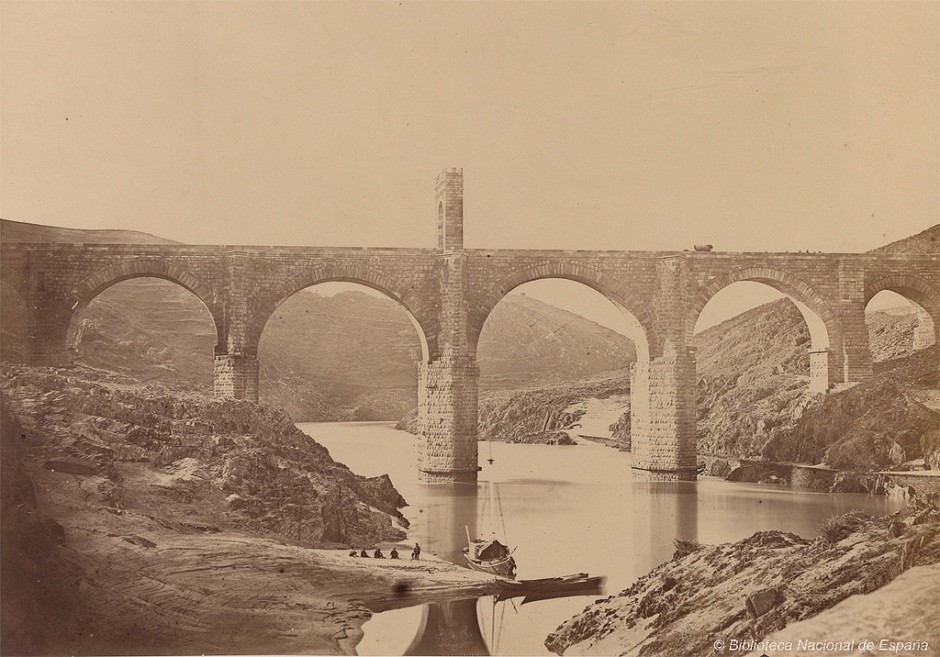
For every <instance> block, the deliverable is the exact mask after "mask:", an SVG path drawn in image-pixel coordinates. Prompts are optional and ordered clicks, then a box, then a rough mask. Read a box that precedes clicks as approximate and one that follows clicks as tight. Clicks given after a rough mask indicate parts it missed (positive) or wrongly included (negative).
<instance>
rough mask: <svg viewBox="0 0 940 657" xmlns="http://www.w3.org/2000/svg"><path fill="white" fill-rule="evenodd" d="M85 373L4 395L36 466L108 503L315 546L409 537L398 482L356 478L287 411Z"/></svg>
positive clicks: (19, 377)
mask: <svg viewBox="0 0 940 657" xmlns="http://www.w3.org/2000/svg"><path fill="white" fill-rule="evenodd" d="M83 374H88V373H87V372H83V371H82V370H50V369H32V368H23V367H18V368H8V369H7V371H6V372H5V380H4V382H3V392H4V395H5V397H6V398H7V399H8V400H9V403H10V406H11V408H12V410H13V413H14V415H15V416H16V417H17V418H18V419H19V421H20V422H21V424H22V425H23V427H24V429H23V430H24V431H25V432H26V433H27V434H29V435H32V436H35V438H34V439H33V440H31V441H30V454H31V456H32V457H33V458H34V459H36V460H37V462H41V463H42V464H43V467H44V468H45V469H47V470H50V471H56V472H60V473H64V474H72V475H75V476H78V477H86V478H91V479H94V480H95V481H96V483H95V489H96V491H97V494H98V495H100V496H101V498H102V502H103V503H107V504H114V505H117V506H119V507H121V506H128V505H132V504H134V503H135V502H134V500H138V501H140V500H143V499H149V498H150V497H151V496H156V497H158V498H162V499H165V500H167V501H168V502H172V503H175V504H182V505H192V504H193V503H194V501H196V500H198V501H200V503H201V504H202V505H205V506H207V507H208V508H210V509H212V510H213V511H211V512H210V513H209V514H208V515H212V516H213V518H212V521H214V522H218V523H221V524H223V525H225V526H228V527H231V528H237V529H242V530H252V531H259V532H264V533H270V534H277V535H279V536H282V537H284V538H286V539H289V540H292V541H298V542H301V543H304V544H308V545H313V544H321V543H336V542H339V543H349V542H356V543H360V542H371V541H375V540H384V539H398V538H402V537H403V536H404V533H403V532H402V531H401V530H400V529H398V528H396V527H395V526H394V523H395V522H397V523H398V524H404V523H405V522H406V521H405V520H404V517H403V516H402V515H401V513H400V511H399V510H398V509H399V507H401V506H404V504H405V501H404V499H403V498H402V497H401V495H400V494H399V493H398V491H396V490H395V488H394V486H393V485H392V483H391V481H390V480H389V479H388V477H387V476H383V477H375V478H371V479H369V478H365V477H360V476H358V475H355V474H353V473H352V472H350V471H349V469H348V468H347V467H346V466H344V465H342V464H339V463H336V462H334V461H333V460H332V459H331V458H330V455H329V452H328V451H327V450H326V448H324V447H322V446H321V445H319V444H318V443H316V442H315V441H314V440H313V439H311V438H310V437H308V436H307V435H306V434H304V433H303V432H301V431H300V430H299V429H297V428H296V427H295V426H294V424H293V422H292V421H291V419H290V417H288V416H287V415H286V414H285V413H283V412H282V411H279V410H276V409H274V408H271V407H269V406H266V405H264V404H258V403H252V402H246V401H237V400H221V399H212V398H205V397H198V396H195V395H183V394H180V393H172V392H169V391H167V390H165V389H163V388H160V387H157V386H149V387H147V388H143V389H140V388H136V389H135V388H128V387H126V386H118V385H110V384H108V383H105V382H99V381H93V380H89V379H88V378H85V377H84V376H83ZM213 514H214V515H213Z"/></svg>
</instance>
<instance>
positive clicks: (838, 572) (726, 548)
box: [545, 502, 940, 657]
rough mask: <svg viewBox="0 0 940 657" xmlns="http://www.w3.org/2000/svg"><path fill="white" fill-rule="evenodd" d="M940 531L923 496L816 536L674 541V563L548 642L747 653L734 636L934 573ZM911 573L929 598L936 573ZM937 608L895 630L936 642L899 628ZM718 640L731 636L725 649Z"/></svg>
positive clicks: (558, 649) (607, 648)
mask: <svg viewBox="0 0 940 657" xmlns="http://www.w3.org/2000/svg"><path fill="white" fill-rule="evenodd" d="M938 530H940V521H938V513H937V508H936V507H935V506H933V505H931V504H929V503H926V502H918V503H915V504H913V505H911V506H909V507H908V508H907V509H905V510H904V511H903V512H899V513H897V514H894V515H893V516H887V517H882V518H871V517H868V516H865V515H864V514H860V513H858V512H853V513H850V514H847V515H845V516H840V517H837V518H833V519H831V520H829V521H828V522H827V523H826V524H825V525H824V526H823V527H822V528H821V536H820V537H819V538H817V539H815V540H806V539H803V538H800V537H799V536H796V535H794V534H786V533H782V532H775V531H768V532H758V533H756V534H754V535H753V536H751V537H750V538H747V539H744V540H742V541H738V542H737V543H728V544H724V545H717V546H706V545H700V544H697V543H688V542H684V541H676V553H675V556H674V557H673V559H672V561H670V562H668V563H665V564H663V565H661V566H659V567H658V568H656V569H654V570H653V571H651V572H650V573H649V574H647V575H645V576H643V577H641V578H640V579H639V580H637V581H636V583H635V584H633V585H632V586H631V587H630V588H628V589H626V590H624V591H621V592H620V593H618V594H616V595H613V596H610V597H609V598H606V599H604V600H598V601H597V602H595V603H594V604H592V605H590V606H589V607H587V608H586V609H585V610H584V611H583V612H582V613H581V614H580V615H578V616H576V617H574V618H572V619H570V620H568V621H566V622H565V623H564V624H562V625H561V626H560V627H559V628H558V629H556V630H555V631H554V632H553V633H552V634H550V635H549V637H548V639H547V640H546V641H545V645H546V646H547V647H548V649H549V650H552V651H553V652H555V653H557V654H559V655H561V654H563V653H565V652H570V653H571V654H578V655H637V654H641V655H690V656H692V655H695V656H701V657H706V656H709V657H710V656H712V655H716V654H736V653H740V654H747V653H748V652H749V651H750V649H749V648H747V649H738V650H735V649H734V648H733V647H732V646H733V644H732V642H736V643H737V645H739V646H740V645H742V644H743V643H744V642H745V641H752V642H756V641H759V640H760V639H762V638H764V637H766V636H768V635H770V634H772V633H774V632H776V631H778V630H780V629H781V628H784V627H786V626H787V625H789V624H791V623H794V622H796V621H799V620H802V619H805V618H809V617H812V616H815V615H816V614H818V613H819V612H821V611H823V610H826V609H829V608H830V607H832V606H833V605H835V604H837V603H838V602H840V601H842V600H844V599H846V598H849V597H850V596H853V595H859V594H867V593H870V592H872V591H875V590H877V589H879V588H880V587H882V586H884V585H885V584H886V583H888V582H890V581H892V580H894V579H895V578H896V577H898V576H899V575H900V574H901V573H903V572H904V571H907V570H908V569H910V568H918V567H921V572H925V573H930V575H931V576H932V575H933V574H935V572H936V564H937V563H938V562H940V531H938ZM908 581H909V583H910V586H911V587H912V588H911V589H909V590H908V591H907V595H908V596H915V597H920V598H921V599H923V598H924V592H925V591H926V592H928V593H927V598H926V599H928V600H929V599H930V597H929V596H930V594H929V592H932V591H933V590H934V588H933V581H931V577H928V578H927V579H926V581H925V579H924V578H923V577H921V578H919V580H918V579H915V580H908ZM924 587H928V588H926V589H925V588H924ZM930 607H931V605H929V604H928V606H926V607H923V608H920V609H912V610H911V612H912V613H913V614H915V617H914V618H911V619H907V621H909V622H905V623H898V624H896V625H895V626H894V631H893V632H892V633H891V635H890V638H891V639H893V640H897V641H927V642H928V643H930V645H931V646H933V645H935V644H934V641H936V640H938V639H940V636H921V635H917V636H900V635H899V634H898V631H897V630H898V628H900V627H911V626H914V627H918V628H921V627H924V626H929V625H930V623H929V621H928V619H929V618H931V617H932V615H933V612H934V609H932V608H930ZM869 608H872V607H870V606H869ZM933 627H934V628H936V624H935V623H934V624H933ZM866 629H868V630H870V629H871V627H868V628H866ZM933 631H934V632H935V631H936V630H935V629H934V630H933ZM801 638H803V639H806V640H833V641H835V640H846V641H848V640H857V639H859V638H860V637H858V636H854V635H853V636H851V637H848V636H846V637H841V636H830V635H825V636H818V637H817V636H803V637H801ZM873 638H874V637H873ZM880 638H881V637H878V639H880ZM716 640H721V641H723V642H724V643H723V644H722V645H721V646H719V648H718V650H717V651H716V649H715V646H716V645H717V644H716ZM800 652H801V651H799V650H791V651H785V652H784V654H797V653H800ZM753 654H760V651H758V652H756V653H753ZM827 654H828V653H827ZM844 654H856V653H854V652H851V651H850V652H847V653H844ZM907 654H920V653H916V652H912V653H907ZM923 654H926V653H923Z"/></svg>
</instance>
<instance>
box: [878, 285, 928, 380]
mask: <svg viewBox="0 0 940 657" xmlns="http://www.w3.org/2000/svg"><path fill="white" fill-rule="evenodd" d="M865 324H866V325H867V326H868V341H869V344H870V345H871V357H872V361H873V362H874V363H879V362H883V361H888V360H896V359H899V358H905V357H907V356H910V355H912V354H914V353H915V352H917V351H921V350H922V349H926V348H927V347H930V346H931V345H933V344H935V343H936V333H937V327H936V326H935V323H934V320H933V318H932V317H931V316H930V313H929V312H928V311H927V310H926V309H925V308H924V307H923V306H921V305H920V304H919V303H917V302H916V301H914V300H912V299H909V298H907V297H906V296H903V295H902V294H898V293H897V292H893V291H891V290H888V289H884V290H881V291H880V292H877V293H876V294H875V295H874V296H872V298H871V300H870V301H869V302H868V304H867V305H866V307H865Z"/></svg>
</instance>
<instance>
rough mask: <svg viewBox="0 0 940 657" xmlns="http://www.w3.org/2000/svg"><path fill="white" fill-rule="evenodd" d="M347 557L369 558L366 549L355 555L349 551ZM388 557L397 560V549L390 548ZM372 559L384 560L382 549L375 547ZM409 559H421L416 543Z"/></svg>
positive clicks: (419, 549)
mask: <svg viewBox="0 0 940 657" xmlns="http://www.w3.org/2000/svg"><path fill="white" fill-rule="evenodd" d="M349 556H351V557H360V558H366V559H368V558H369V553H368V552H366V549H365V548H362V551H361V552H359V553H357V552H356V550H354V549H353V550H350V551H349ZM389 557H390V558H391V559H397V558H398V548H396V547H392V551H391V552H390V553H389ZM372 558H373V559H384V558H385V555H384V554H383V553H382V548H380V547H376V548H375V552H373V553H372ZM411 558H412V559H413V560H418V559H420V558H421V546H420V545H418V544H417V543H415V549H414V550H412V551H411Z"/></svg>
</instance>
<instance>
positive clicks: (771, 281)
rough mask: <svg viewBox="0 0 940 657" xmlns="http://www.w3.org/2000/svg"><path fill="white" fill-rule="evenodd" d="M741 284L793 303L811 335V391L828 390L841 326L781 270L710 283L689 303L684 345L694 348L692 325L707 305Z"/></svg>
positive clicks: (750, 270) (735, 272)
mask: <svg viewBox="0 0 940 657" xmlns="http://www.w3.org/2000/svg"><path fill="white" fill-rule="evenodd" d="M740 282H755V283H762V284H764V285H767V286H769V287H772V288H774V289H775V290H777V291H778V292H782V293H783V294H784V295H786V296H787V297H788V298H789V299H790V301H792V302H793V304H794V305H795V306H796V308H797V309H798V310H799V311H800V314H801V315H802V316H803V321H804V322H805V323H806V326H807V328H808V329H809V334H810V345H811V346H810V352H811V353H810V372H809V374H810V390H812V391H815V392H825V391H826V390H828V389H829V388H830V386H831V383H832V382H833V380H834V379H836V378H837V374H838V371H839V363H840V362H841V360H840V357H841V353H840V345H841V339H842V333H841V328H840V327H841V324H840V323H839V321H838V319H837V317H836V315H835V314H834V313H833V312H832V310H831V308H830V307H829V304H828V303H827V302H826V300H825V299H824V298H823V297H822V295H820V294H819V293H818V292H816V290H814V289H813V288H812V287H811V286H810V285H808V284H807V283H806V282H805V281H803V280H802V279H800V278H799V277H798V276H795V275H793V274H791V273H789V272H786V271H783V270H779V269H773V268H769V267H741V268H738V269H732V270H730V271H727V272H725V273H723V274H720V275H718V276H716V277H715V278H713V279H712V280H711V281H709V282H708V283H707V284H706V285H705V286H704V288H702V290H701V291H700V293H699V294H698V295H697V296H696V298H695V299H694V300H693V302H692V303H691V304H690V307H689V315H688V318H687V320H686V324H685V331H686V335H685V341H686V345H688V346H690V347H692V346H694V342H693V340H694V333H695V326H696V324H697V322H698V319H699V317H700V316H701V313H702V310H704V308H705V306H706V305H707V304H708V302H709V301H710V300H711V299H712V298H714V297H715V295H716V294H718V293H719V292H721V291H722V290H723V289H725V288H726V287H728V286H729V285H733V284H734V283H740ZM834 375H835V376H834Z"/></svg>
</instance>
